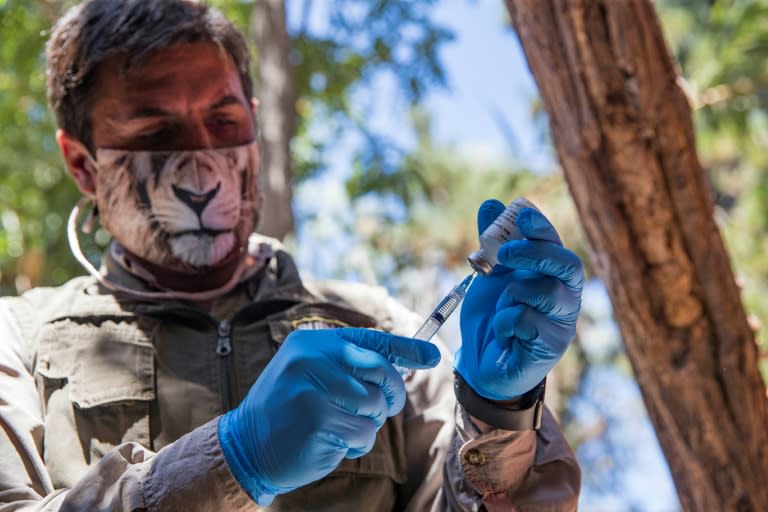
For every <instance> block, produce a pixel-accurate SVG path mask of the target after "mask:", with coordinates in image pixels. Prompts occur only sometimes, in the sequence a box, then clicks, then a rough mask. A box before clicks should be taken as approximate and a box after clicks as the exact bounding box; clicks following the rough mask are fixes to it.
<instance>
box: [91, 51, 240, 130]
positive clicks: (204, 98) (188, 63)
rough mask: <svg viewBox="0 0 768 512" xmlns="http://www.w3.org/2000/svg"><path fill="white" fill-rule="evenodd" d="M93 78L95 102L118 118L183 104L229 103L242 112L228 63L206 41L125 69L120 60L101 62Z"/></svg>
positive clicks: (237, 83) (217, 105) (216, 105)
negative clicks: (115, 110) (108, 107)
mask: <svg viewBox="0 0 768 512" xmlns="http://www.w3.org/2000/svg"><path fill="white" fill-rule="evenodd" d="M96 79H97V81H98V82H99V83H98V84H97V96H98V98H97V103H106V104H110V103H112V104H113V105H112V106H113V107H115V106H117V107H119V110H121V111H122V112H123V114H126V113H127V111H130V112H131V113H136V114H137V115H146V114H147V113H151V111H152V110H167V109H170V108H173V107H174V105H178V106H181V105H185V104H188V103H189V102H194V103H195V107H196V108H200V107H207V108H221V107H226V106H228V105H232V104H235V103H239V104H241V105H243V106H245V107H246V108H247V99H246V98H245V95H244V92H243V84H242V81H241V79H240V74H239V72H238V70H237V68H236V67H235V64H234V61H233V60H232V58H231V57H230V56H229V54H227V53H226V51H224V50H223V49H222V48H220V47H219V46H217V45H214V44H212V43H194V44H185V45H177V46H173V47H168V48H164V49H161V50H157V51H155V52H153V53H152V54H151V55H149V56H147V57H146V58H144V59H142V60H141V61H139V62H134V63H133V64H132V65H130V66H129V65H127V63H126V60H125V57H121V58H115V59H111V60H109V61H105V63H104V65H103V66H102V67H101V68H100V69H99V72H98V74H97V76H96Z"/></svg>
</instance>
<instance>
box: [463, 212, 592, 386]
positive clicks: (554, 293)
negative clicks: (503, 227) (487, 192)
mask: <svg viewBox="0 0 768 512" xmlns="http://www.w3.org/2000/svg"><path fill="white" fill-rule="evenodd" d="M503 210H504V204H502V203H501V202H499V201H496V200H489V201H485V202H484V203H483V204H482V205H481V206H480V210H479V211H478V216H477V223H478V228H479V230H480V232H481V233H482V232H483V231H484V230H485V228H486V227H488V226H489V225H490V224H491V223H492V222H493V221H494V219H495V218H496V217H497V216H498V214H499V213H501V212H502V211H503ZM517 227H518V228H519V229H520V232H521V233H522V234H523V236H524V237H525V238H526V239H525V240H511V241H509V242H506V243H505V244H503V245H502V246H501V247H500V248H499V252H498V258H499V264H498V265H496V266H495V267H494V269H493V271H492V272H491V273H490V274H489V275H487V276H484V275H479V276H477V277H476V278H475V280H474V281H473V282H472V285H471V286H470V287H469V291H468V292H467V296H466V297H465V299H464V304H463V306H462V309H461V338H462V346H461V348H460V349H459V351H458V353H457V355H456V362H455V367H456V371H458V372H459V374H460V375H461V376H462V377H463V378H464V380H465V381H466V382H467V383H468V384H469V385H470V386H471V387H472V389H474V390H475V391H476V392H477V393H478V394H479V395H482V396H484V397H486V398H488V399H491V400H509V399H513V398H516V397H519V396H520V395H522V394H524V393H525V392H527V391H530V390H531V389H533V388H534V387H536V385H537V384H539V382H541V380H542V379H543V378H544V377H545V376H546V375H547V373H549V371H550V370H551V369H552V367H553V366H554V365H555V363H557V361H558V360H559V359H560V357H562V355H563V353H564V352H565V349H566V348H567V347H568V344H569V343H570V342H571V340H572V339H573V338H574V336H575V334H576V318H577V317H578V316H579V309H580V307H581V290H582V287H583V284H584V272H583V269H582V265H581V260H580V259H579V257H578V256H576V254H574V253H573V252H571V251H569V250H568V249H565V248H564V247H563V245H562V242H560V237H559V236H558V234H557V232H556V231H555V228H554V227H552V224H550V222H549V221H548V220H547V218H546V217H544V215H542V214H541V213H540V212H538V211H536V210H533V209H531V208H523V209H522V210H521V211H520V212H519V214H518V217H517ZM506 347H508V348H509V351H508V355H507V357H506V360H505V361H504V362H505V363H506V370H505V369H503V368H500V367H499V365H497V360H498V359H499V356H500V355H501V354H502V351H503V350H504V348H506Z"/></svg>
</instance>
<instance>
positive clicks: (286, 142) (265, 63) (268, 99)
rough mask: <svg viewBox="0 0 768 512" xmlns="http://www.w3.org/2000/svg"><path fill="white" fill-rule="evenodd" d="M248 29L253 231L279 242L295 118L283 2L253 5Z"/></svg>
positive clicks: (284, 229)
mask: <svg viewBox="0 0 768 512" xmlns="http://www.w3.org/2000/svg"><path fill="white" fill-rule="evenodd" d="M251 29H252V31H253V34H254V36H255V40H256V47H257V50H258V80H257V88H256V95H257V97H258V98H259V109H258V117H259V126H260V129H261V138H262V144H263V151H262V154H263V161H262V164H261V173H262V176H261V184H262V193H263V195H264V204H263V206H262V208H261V219H260V222H259V226H258V231H259V232H260V233H262V234H264V235H267V236H272V237H275V238H277V239H280V240H282V239H283V238H284V237H285V235H287V234H288V233H290V232H292V231H293V229H294V224H293V222H294V221H293V210H292V208H291V199H292V197H293V173H292V172H291V139H292V138H293V136H294V132H295V120H296V92H295V86H294V83H293V74H292V69H291V64H290V60H289V52H290V37H289V36H288V30H287V27H286V21H285V2H284V0H259V1H258V2H256V5H255V6H254V9H253V14H252V17H251Z"/></svg>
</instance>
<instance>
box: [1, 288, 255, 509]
mask: <svg viewBox="0 0 768 512" xmlns="http://www.w3.org/2000/svg"><path fill="white" fill-rule="evenodd" d="M30 352H31V351H30V350H29V349H27V347H26V345H25V342H24V337H23V336H22V335H21V332H20V329H19V326H18V324H17V323H16V321H15V319H14V317H13V316H12V315H11V314H10V313H9V311H8V308H7V306H6V304H5V303H4V302H3V301H0V512H6V511H20V512H21V511H23V512H32V511H82V510H89V511H101V510H103V511H115V512H133V511H160V510H185V511H190V512H195V511H204V510H223V511H247V510H256V509H257V508H256V505H255V504H254V503H253V501H251V499H250V498H249V497H248V496H247V495H246V494H245V492H243V491H242V489H241V488H240V486H239V485H238V483H237V481H236V480H235V479H234V477H233V476H232V474H231V473H230V472H229V468H228V466H227V464H226V461H225V459H224V455H223V453H222V452H221V448H220V446H219V442H218V433H217V422H218V418H216V419H214V420H212V421H210V422H209V423H207V424H205V425H202V426H201V427H199V428H197V429H195V430H193V431H192V432H190V433H189V434H187V435H185V436H183V437H182V438H180V439H179V440H177V441H176V442H174V443H172V444H171V445H169V446H167V447H165V448H163V449H162V450H160V451H159V452H157V453H154V452H151V451H149V450H147V449H145V448H143V447H142V446H141V445H139V444H136V443H126V444H122V445H120V446H118V447H116V448H114V449H113V450H111V451H109V452H108V453H106V454H105V455H104V457H103V458H102V459H101V460H100V461H99V462H98V463H96V464H95V465H94V466H93V467H92V468H91V469H90V470H89V471H88V472H87V473H86V474H85V475H84V476H83V477H82V478H81V479H80V480H79V481H78V482H77V483H76V484H75V485H74V486H72V488H70V489H54V486H53V484H52V483H51V479H50V477H49V476H48V473H47V471H46V468H45V463H44V460H43V457H42V452H43V439H44V436H45V435H46V432H45V423H44V419H43V414H44V413H43V406H42V402H41V400H40V396H39V395H38V391H37V387H36V385H35V382H34V379H33V377H32V366H33V357H34V356H33V354H31V353H30Z"/></svg>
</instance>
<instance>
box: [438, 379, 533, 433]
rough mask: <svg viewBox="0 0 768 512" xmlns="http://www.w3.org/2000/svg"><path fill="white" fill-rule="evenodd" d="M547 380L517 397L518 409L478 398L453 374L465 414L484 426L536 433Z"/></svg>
mask: <svg viewBox="0 0 768 512" xmlns="http://www.w3.org/2000/svg"><path fill="white" fill-rule="evenodd" d="M546 383H547V379H546V377H545V378H544V380H542V381H541V382H540V383H539V385H538V386H536V387H535V388H533V389H532V390H530V391H528V392H527V393H525V394H524V395H523V396H521V397H520V400H519V405H520V408H515V409H512V408H507V407H503V406H501V405H499V404H497V403H494V402H493V401H491V400H488V399H487V398H485V397H482V396H480V395H478V394H477V393H476V392H475V390H474V389H472V388H471V387H470V386H469V384H467V383H466V381H464V379H463V378H462V377H461V375H459V374H458V373H454V379H453V391H454V392H455V393H456V399H457V400H458V401H459V403H460V404H461V406H462V407H464V410H465V411H467V412H468V413H469V414H470V415H471V416H473V417H475V418H477V419H478V420H480V421H482V422H483V423H487V424H488V425H490V426H492V427H496V428H501V429H504V430H539V428H540V427H541V416H542V414H543V413H544V390H545V387H546Z"/></svg>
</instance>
